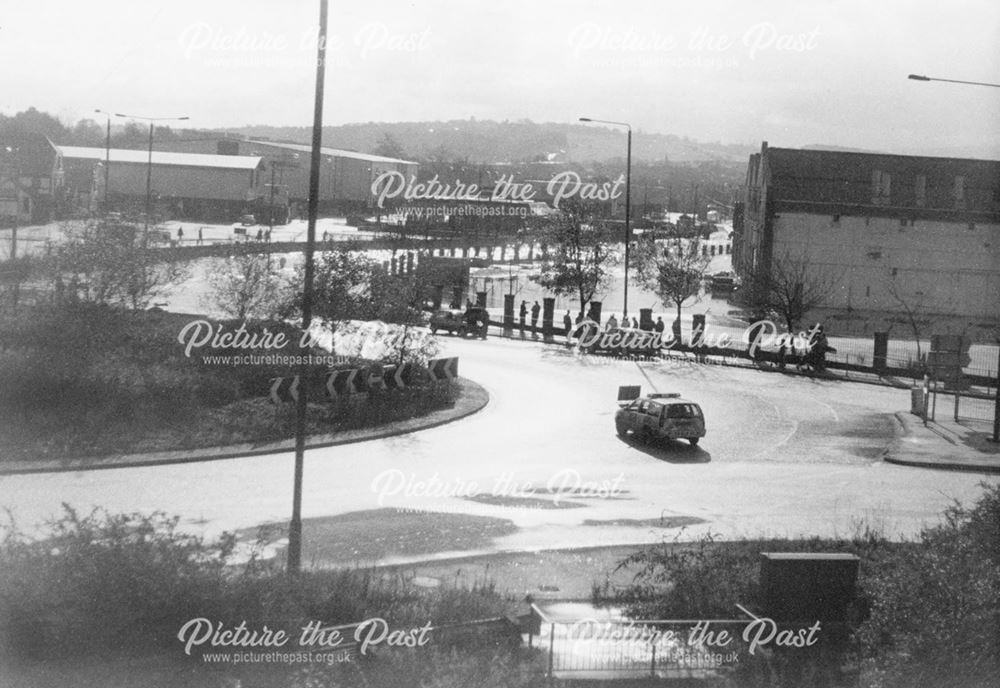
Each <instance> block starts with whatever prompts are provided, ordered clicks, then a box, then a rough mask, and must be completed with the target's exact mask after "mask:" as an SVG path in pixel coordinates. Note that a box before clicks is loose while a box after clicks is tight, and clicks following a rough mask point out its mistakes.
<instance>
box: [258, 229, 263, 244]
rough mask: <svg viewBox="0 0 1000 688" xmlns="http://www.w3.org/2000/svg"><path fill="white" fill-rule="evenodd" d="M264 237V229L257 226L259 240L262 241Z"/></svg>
mask: <svg viewBox="0 0 1000 688" xmlns="http://www.w3.org/2000/svg"><path fill="white" fill-rule="evenodd" d="M263 239H264V230H263V229H261V228H260V227H258V228H257V241H262V240H263Z"/></svg>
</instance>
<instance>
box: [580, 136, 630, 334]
mask: <svg viewBox="0 0 1000 688" xmlns="http://www.w3.org/2000/svg"><path fill="white" fill-rule="evenodd" d="M580 121H581V122H593V123H595V124H611V125H614V126H617V127H625V128H626V129H627V130H628V148H627V153H626V159H625V298H624V299H623V302H622V316H623V317H628V253H629V248H628V245H629V243H630V242H631V241H632V125H631V124H629V123H628V122H612V121H609V120H605V119H591V118H590V117H581V118H580Z"/></svg>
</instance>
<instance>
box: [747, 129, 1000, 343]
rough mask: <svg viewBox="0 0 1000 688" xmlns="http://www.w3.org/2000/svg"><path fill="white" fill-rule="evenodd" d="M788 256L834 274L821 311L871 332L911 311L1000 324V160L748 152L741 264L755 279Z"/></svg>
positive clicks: (980, 323) (774, 150) (987, 327)
mask: <svg viewBox="0 0 1000 688" xmlns="http://www.w3.org/2000/svg"><path fill="white" fill-rule="evenodd" d="M782 260H793V261H802V262H804V263H805V264H807V265H808V267H809V270H810V271H811V272H813V273H814V274H819V273H825V274H827V275H833V276H835V277H836V284H835V286H834V288H833V289H831V290H830V293H829V295H828V297H827V300H826V302H825V303H824V307H825V308H827V309H832V310H837V311H841V312H843V313H850V314H853V315H854V317H856V318H860V319H866V318H867V320H868V321H869V322H870V323H871V326H872V327H879V328H883V329H884V328H886V327H887V325H888V323H887V322H886V320H885V318H886V317H888V318H889V319H892V318H893V316H894V315H896V316H898V315H901V314H905V313H906V311H907V310H910V311H914V312H919V313H920V314H921V315H922V316H930V315H935V314H937V315H943V316H947V317H949V318H953V319H958V320H962V321H964V322H965V323H966V324H969V323H971V324H973V325H974V326H976V327H983V328H984V330H983V331H986V332H989V331H991V330H992V331H996V328H998V327H1000V162H998V161H988V160H968V159H954V158H932V157H918V156H905V155H887V154H877V153H855V152H839V151H837V152H835V151H824V150H797V149H790V148H771V147H769V146H768V145H767V143H766V142H765V143H764V144H763V146H762V147H761V151H760V153H755V154H753V155H751V157H750V162H749V166H748V169H747V177H746V187H745V196H744V199H743V202H742V204H741V206H740V207H739V208H738V209H737V212H736V217H735V222H734V245H733V265H734V268H735V269H736V270H737V272H738V273H739V274H740V276H741V277H742V278H743V280H744V281H745V282H746V281H747V280H751V279H753V278H754V276H756V275H762V274H763V275H766V274H771V273H772V272H773V270H774V269H775V265H776V263H777V262H778V261H782ZM878 314H881V315H878ZM879 318H883V319H882V321H881V322H879Z"/></svg>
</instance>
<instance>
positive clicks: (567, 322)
mask: <svg viewBox="0 0 1000 688" xmlns="http://www.w3.org/2000/svg"><path fill="white" fill-rule="evenodd" d="M563 327H564V328H565V329H566V334H567V336H568V335H569V331H570V330H572V329H573V318H571V317H570V315H569V311H566V315H564V316H563Z"/></svg>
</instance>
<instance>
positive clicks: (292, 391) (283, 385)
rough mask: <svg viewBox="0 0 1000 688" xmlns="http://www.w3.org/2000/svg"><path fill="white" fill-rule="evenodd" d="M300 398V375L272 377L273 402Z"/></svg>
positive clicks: (278, 402)
mask: <svg viewBox="0 0 1000 688" xmlns="http://www.w3.org/2000/svg"><path fill="white" fill-rule="evenodd" d="M298 400H299V376H298V375H296V376H295V377H275V378H271V403H272V404H280V403H282V402H289V401H298Z"/></svg>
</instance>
